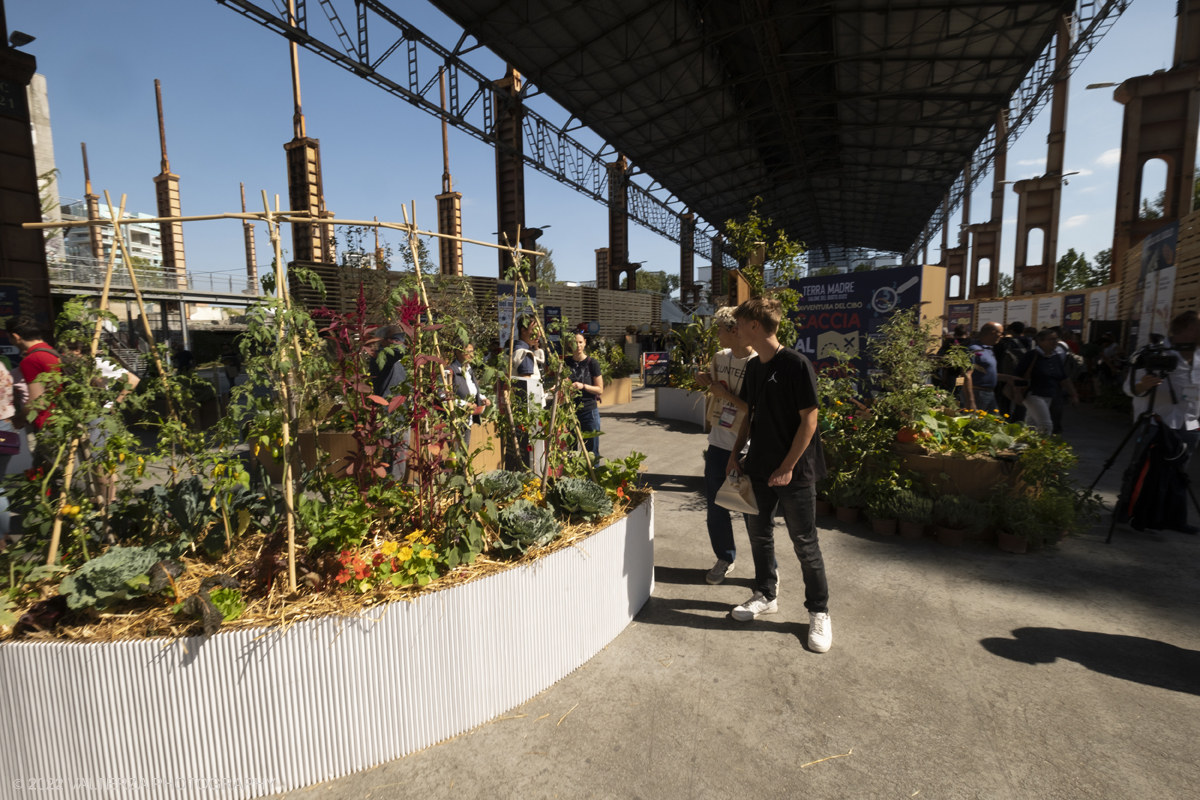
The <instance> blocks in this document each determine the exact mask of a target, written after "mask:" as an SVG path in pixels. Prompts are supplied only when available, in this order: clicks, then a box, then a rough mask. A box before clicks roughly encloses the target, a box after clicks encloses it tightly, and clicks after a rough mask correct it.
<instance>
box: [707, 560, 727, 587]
mask: <svg viewBox="0 0 1200 800" xmlns="http://www.w3.org/2000/svg"><path fill="white" fill-rule="evenodd" d="M733 563H734V562H732V561H726V560H725V559H723V558H718V559H717V563H716V564H713V568H712V569H710V570H709V571H708V575H706V576H705V578H704V579H705V580H706V581H708V582H709V583H710V584H712V585H713V586H716V585H717V584H718V583H721V582H722V581H724V580H725V576H726V575H728V574H729V573H731V572H733Z"/></svg>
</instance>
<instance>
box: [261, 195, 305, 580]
mask: <svg viewBox="0 0 1200 800" xmlns="http://www.w3.org/2000/svg"><path fill="white" fill-rule="evenodd" d="M262 198H263V207H264V208H266V217H267V230H268V231H269V232H270V234H271V246H272V247H273V248H274V249H275V295H276V296H277V297H280V298H282V299H284V301H285V307H286V298H287V289H286V288H284V287H285V286H286V284H285V283H284V279H285V276H284V273H283V245H282V244H280V241H279V223H278V222H277V221H276V220H275V217H274V216H273V215H272V213H271V206H270V205H269V204H268V203H267V193H266V191H263V193H262ZM278 202H279V200H278V198H276V203H278ZM283 316H284V315H283V314H282V313H280V314H276V315H275V317H276V322H277V323H278V327H279V338H280V339H281V340H282V339H283V336H284V325H283ZM292 333H293V335H295V331H294V330H293V332H292ZM297 366H299V365H298V364H297ZM279 391H280V393H281V394H282V395H283V407H284V409H285V412H284V415H283V438H282V439H281V441H282V444H281V445H280V448H279V450H280V455H281V457H282V458H283V510H284V516H285V517H286V523H287V556H288V593H289V594H294V593H295V592H296V512H295V510H294V509H293V507H292V502H293V498H292V460H291V459H290V458H289V457H288V444H289V443H290V440H291V425H290V419H289V418H290V416H291V401H290V400H289V394H288V383H287V379H286V376H284V380H283V381H281V382H280V387H279Z"/></svg>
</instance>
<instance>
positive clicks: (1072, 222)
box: [1063, 214, 1088, 228]
mask: <svg viewBox="0 0 1200 800" xmlns="http://www.w3.org/2000/svg"><path fill="white" fill-rule="evenodd" d="M1087 221H1088V215H1087V214H1076V215H1075V216H1073V217H1068V218H1067V221H1066V222H1064V223H1063V227H1064V228H1078V227H1079V226H1080V225H1082V224H1083V223H1085V222H1087Z"/></svg>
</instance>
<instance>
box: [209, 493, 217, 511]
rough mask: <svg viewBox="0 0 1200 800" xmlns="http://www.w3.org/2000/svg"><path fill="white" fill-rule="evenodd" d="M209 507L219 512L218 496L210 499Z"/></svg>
mask: <svg viewBox="0 0 1200 800" xmlns="http://www.w3.org/2000/svg"><path fill="white" fill-rule="evenodd" d="M208 507H209V508H211V509H212V510H213V511H216V510H217V496H216V495H215V494H214V495H213V496H212V497H211V498H209V501H208Z"/></svg>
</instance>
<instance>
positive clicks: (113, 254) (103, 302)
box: [91, 194, 125, 357]
mask: <svg viewBox="0 0 1200 800" xmlns="http://www.w3.org/2000/svg"><path fill="white" fill-rule="evenodd" d="M108 213H109V214H112V206H109V207H108ZM124 216H125V195H124V194H122V195H121V208H120V210H118V211H117V213H116V216H114V217H113V219H114V223H113V227H114V229H115V227H116V222H115V220H118V219H121V218H122V217H124ZM116 263H117V248H115V247H113V248H110V249H109V253H108V267H107V268H106V269H105V270H104V289H103V291H101V292H100V311H101V312H104V311H107V310H108V290H109V289H110V288H111V287H112V276H113V267H114V266H115V265H116ZM103 323H104V318H103V317H102V316H97V317H96V330H95V331H94V332H93V333H92V349H91V354H92V356H93V357H95V355H96V352H97V348H99V347H100V333H101V331H102V330H103V327H104V325H103Z"/></svg>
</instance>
